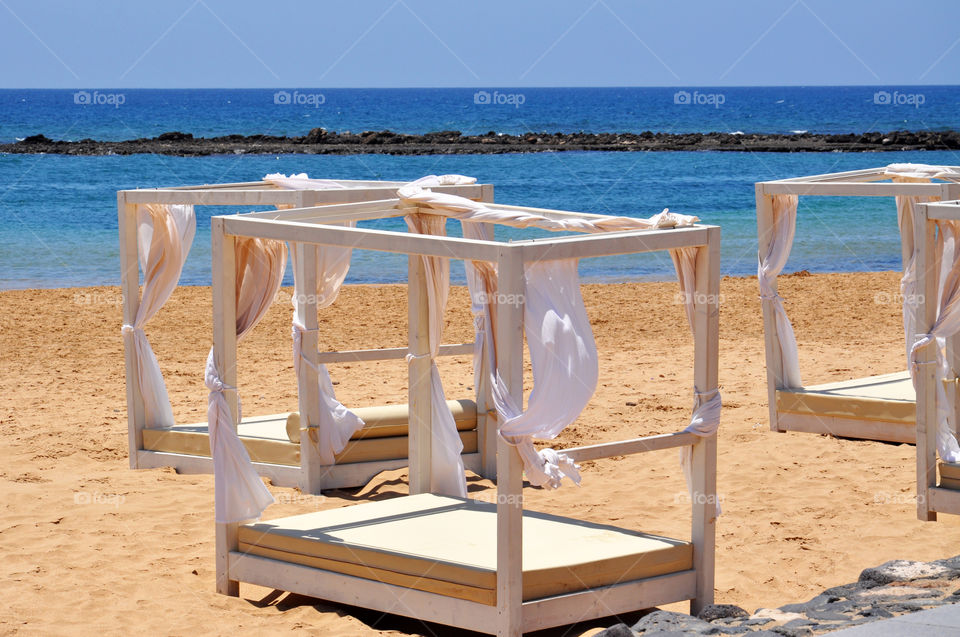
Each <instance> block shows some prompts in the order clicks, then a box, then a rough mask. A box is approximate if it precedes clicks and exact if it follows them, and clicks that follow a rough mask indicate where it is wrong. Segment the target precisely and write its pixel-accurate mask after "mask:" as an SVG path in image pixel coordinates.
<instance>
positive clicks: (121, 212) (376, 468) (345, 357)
mask: <svg viewBox="0 0 960 637" xmlns="http://www.w3.org/2000/svg"><path fill="white" fill-rule="evenodd" d="M327 181H331V182H336V183H338V184H340V185H342V186H344V188H335V189H316V190H313V189H308V190H287V189H283V188H279V187H277V186H276V185H274V184H272V183H270V182H267V181H253V182H240V183H224V184H204V185H197V186H178V187H170V188H147V189H137V190H121V191H118V192H117V211H118V221H119V228H120V262H121V290H122V295H123V322H124V324H132V323H133V321H134V319H135V317H136V315H137V309H138V307H139V304H140V288H139V281H140V270H139V267H140V266H139V261H138V259H137V206H138V205H141V204H151V203H152V204H187V205H193V206H259V207H261V208H262V207H265V206H281V205H286V206H293V207H294V208H298V209H304V208H310V207H311V206H325V205H332V204H343V203H358V202H368V201H376V200H382V199H388V198H390V197H394V196H396V191H397V188H400V187H401V186H404V185H406V183H407V182H403V181H357V180H339V179H338V180H327ZM434 190H436V191H438V192H445V193H450V194H455V195H460V196H462V197H467V198H469V199H473V200H476V201H484V202H492V201H493V186H492V185H490V184H469V185H452V186H437V187H434ZM312 317H313V318H312V319H310V317H308V321H309V320H312V321H313V323H314V324H313V325H312V327H313V328H315V327H316V325H315V323H316V310H315V309H314V312H313V314H312ZM308 327H309V326H308ZM310 334H311V333H309V332H308V334H307V335H305V337H304V348H307V347H312V348H314V350H315V349H316V340H317V339H316V333H315V332H314V333H312V337H311V336H310ZM472 352H473V344H472V343H463V344H457V345H444V346H442V349H441V355H445V356H454V355H467V354H472ZM406 353H407V350H406V349H405V348H400V349H397V348H385V349H369V350H360V351H339V352H337V351H335V352H324V353H321V354H319V357H318V361H319V362H322V363H337V362H355V361H377V360H393V359H403V357H404V356H405V355H406ZM133 357H134V353H133V351H132V350H131V349H130V348H129V347H126V348H125V361H126V386H127V427H128V439H129V458H130V468H131V469H151V468H156V467H173V468H174V469H176V470H177V471H178V472H180V473H213V461H212V459H211V458H210V457H209V456H204V455H188V454H185V453H173V452H164V451H152V450H150V449H146V448H144V440H143V431H144V428H145V423H144V415H143V398H142V394H141V391H140V387H139V383H138V380H137V374H136V367H135V361H134V358H133ZM198 373H199V372H198ZM480 403H481V401H478V405H479V404H480ZM285 416H286V414H277V415H276V418H277V419H283V418H285ZM257 417H258V416H251V417H249V418H247V417H245V418H244V422H248V421H251V420H253V419H255V418H257ZM482 420H483V415H482V414H481V413H480V412H479V410H478V414H477V421H478V428H479V427H480V424H481V422H482ZM205 426H206V425H205V423H203V424H200V425H197V427H198V428H200V427H205ZM280 429H281V430H282V424H281V425H280ZM308 447H309V448H311V449H312V445H303V448H302V449H301V453H300V456H301V460H300V466H299V467H297V466H292V465H281V464H271V463H265V462H256V463H254V464H255V466H256V468H257V472H258V473H259V474H260V475H262V476H265V477H268V478H270V479H271V481H272V482H273V483H274V484H276V485H278V486H285V487H302V488H304V489H305V490H309V492H310V493H313V494H319V493H320V488H321V487H322V488H324V489H332V488H339V487H354V486H360V485H363V484H365V483H366V482H367V481H368V480H369V479H370V478H371V477H373V476H374V475H376V474H377V473H379V472H380V471H384V470H389V469H396V468H400V467H404V466H406V464H407V461H406V459H405V458H404V459H397V460H386V461H376V462H352V463H343V464H341V465H338V466H336V467H333V468H331V469H330V470H329V471H327V472H326V473H325V474H324V480H323V481H320V480H319V479H314V480H310V479H307V477H306V476H307V475H308V467H309V466H312V465H313V464H315V460H316V459H315V458H314V459H311V458H310V451H308V450H307V448H308ZM313 452H314V455H315V454H316V450H315V449H314V450H313ZM473 456H477V454H473ZM464 460H465V462H467V463H468V464H469V465H470V467H471V468H472V469H475V470H477V472H478V473H480V472H482V471H483V466H482V463H481V462H480V460H479V457H469V458H466V457H465V459H464ZM491 462H492V461H491ZM488 464H491V463H488Z"/></svg>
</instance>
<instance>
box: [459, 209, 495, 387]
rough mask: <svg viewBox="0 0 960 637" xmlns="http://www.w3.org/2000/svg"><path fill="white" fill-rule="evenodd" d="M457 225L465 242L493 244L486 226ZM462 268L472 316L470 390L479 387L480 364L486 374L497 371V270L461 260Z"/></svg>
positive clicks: (472, 223)
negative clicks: (472, 240)
mask: <svg viewBox="0 0 960 637" xmlns="http://www.w3.org/2000/svg"><path fill="white" fill-rule="evenodd" d="M460 225H461V227H462V228H463V236H464V238H466V239H475V240H478V241H492V240H493V232H492V229H491V228H490V226H487V225H484V224H481V223H474V222H472V221H461V222H460ZM463 267H464V270H465V271H466V279H467V288H468V289H469V290H470V311H471V313H472V314H473V332H474V344H473V379H474V383H475V384H474V387H480V386H481V379H482V374H483V371H482V369H483V362H484V361H485V362H486V363H487V369H488V370H493V369H496V367H497V363H496V360H497V357H496V349H495V347H494V334H496V324H495V320H496V304H497V267H496V265H495V264H493V263H491V262H489V261H470V260H469V259H464V261H463Z"/></svg>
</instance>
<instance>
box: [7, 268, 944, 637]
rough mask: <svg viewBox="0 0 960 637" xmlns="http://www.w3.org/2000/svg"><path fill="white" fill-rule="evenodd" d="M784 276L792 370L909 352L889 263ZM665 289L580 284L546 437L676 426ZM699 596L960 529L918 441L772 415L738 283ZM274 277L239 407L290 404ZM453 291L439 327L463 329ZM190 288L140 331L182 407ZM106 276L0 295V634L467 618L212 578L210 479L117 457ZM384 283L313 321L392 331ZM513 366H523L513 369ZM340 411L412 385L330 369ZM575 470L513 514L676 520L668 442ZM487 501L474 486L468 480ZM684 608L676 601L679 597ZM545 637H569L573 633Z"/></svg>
mask: <svg viewBox="0 0 960 637" xmlns="http://www.w3.org/2000/svg"><path fill="white" fill-rule="evenodd" d="M780 281H781V285H780V291H781V294H782V295H783V296H784V297H785V298H786V306H787V311H788V313H789V314H790V316H791V318H792V320H793V323H794V326H795V328H796V331H797V337H798V341H799V345H800V359H801V369H802V370H803V374H804V380H805V381H806V382H808V383H813V382H826V381H830V380H836V379H843V378H853V377H856V376H864V375H869V374H878V373H884V372H892V371H897V370H900V369H902V368H903V366H904V360H903V359H904V352H903V335H902V328H901V325H900V321H901V314H900V306H899V305H898V303H897V301H898V298H897V295H896V291H897V288H898V282H899V275H898V274H897V273H893V272H887V273H867V274H864V273H858V274H830V275H808V276H801V275H793V276H786V277H782V278H781V280H780ZM676 291H677V290H676V285H675V284H671V283H639V284H617V285H587V286H585V287H584V297H585V299H586V302H587V307H588V310H589V313H590V316H591V319H592V324H593V328H594V331H595V335H596V340H597V345H598V348H599V350H600V354H601V367H600V384H599V387H598V391H597V394H596V396H595V397H594V400H593V401H592V403H591V405H590V406H589V407H588V408H587V410H586V411H585V412H584V413H583V415H582V416H581V418H580V419H579V420H578V422H576V423H575V424H574V425H572V426H571V427H569V428H568V429H567V430H566V431H565V432H564V433H563V434H562V435H561V437H560V438H559V440H558V441H557V446H560V447H563V446H573V445H578V444H588V443H594V442H603V441H608V440H615V439H621V438H626V437H632V436H640V435H646V434H652V433H663V432H668V431H674V430H679V429H682V428H683V427H684V426H686V424H687V421H688V418H689V413H690V403H691V385H692V381H691V379H692V350H693V347H692V342H691V337H690V335H689V332H688V329H687V326H686V323H685V318H684V315H683V309H682V306H681V305H680V304H679V303H678V302H677V296H676ZM721 292H722V294H723V299H722V304H721V343H720V351H721V354H720V356H721V360H720V382H721V387H722V391H723V397H724V413H723V421H722V424H721V429H720V434H719V436H720V442H719V492H720V494H721V496H722V498H723V510H724V512H723V516H722V517H721V518H720V520H719V522H718V527H717V528H718V534H717V578H716V599H717V601H718V602H722V603H731V604H737V605H740V606H742V607H744V608H746V609H747V610H748V611H753V610H755V609H756V608H759V607H771V606H779V605H781V604H785V603H788V602H790V601H803V600H806V599H808V598H810V597H812V596H813V595H816V594H817V593H819V592H820V591H821V590H823V589H824V588H826V587H829V586H833V585H839V584H843V583H846V582H850V581H854V580H856V578H857V576H858V574H859V573H860V571H861V570H862V569H864V568H866V567H868V566H873V565H876V564H880V563H882V562H884V561H887V560H890V559H913V560H932V559H937V558H945V557H949V556H952V555H955V554H957V553H960V523H958V519H957V518H955V517H951V516H946V515H944V516H941V520H940V521H939V522H937V523H922V522H919V521H917V519H916V515H915V505H914V500H913V493H914V481H915V478H914V473H915V469H914V448H913V447H912V446H909V445H892V444H883V443H877V442H862V441H852V440H839V439H835V438H830V437H826V436H818V435H810V434H797V433H787V434H777V433H772V432H770V431H769V428H768V422H767V405H766V402H767V394H766V383H765V371H764V354H763V335H762V329H761V319H760V303H759V300H758V299H757V289H756V280H755V279H734V278H726V279H724V280H723V282H722V285H721ZM289 296H290V290H289V289H285V290H284V291H283V292H281V295H280V297H281V298H280V300H279V301H278V302H277V303H276V304H274V306H273V308H272V309H271V310H270V313H269V314H268V315H267V317H266V319H265V320H264V321H263V322H262V323H261V324H260V325H259V326H258V327H257V328H256V330H254V332H253V333H252V334H251V335H250V336H249V337H248V338H247V339H246V340H245V341H243V342H242V343H241V345H240V354H239V359H240V369H239V384H240V388H241V396H242V398H243V406H244V413H245V414H249V415H256V414H265V413H276V412H280V411H289V410H293V409H296V386H295V380H294V374H293V368H292V363H291V355H290V317H291V307H290V304H289ZM466 299H467V295H466V291H465V289H463V288H455V289H454V290H453V292H452V294H451V299H450V303H449V312H448V316H447V326H446V332H445V338H444V341H445V342H448V343H454V342H465V341H469V340H471V339H472V324H471V321H470V319H469V312H468V307H467V303H466ZM209 308H210V291H209V289H208V288H198V287H190V288H180V289H178V290H177V291H176V292H175V293H174V296H173V298H172V299H171V300H170V301H169V302H168V303H167V305H166V307H165V308H164V309H163V310H162V311H161V312H160V314H159V315H158V316H157V317H156V318H155V319H154V320H153V321H152V322H151V323H150V324H149V326H148V328H147V333H148V336H149V337H150V340H151V342H152V344H153V347H154V350H155V351H156V353H157V357H158V359H159V360H160V364H161V367H162V369H163V372H164V376H165V378H166V381H167V385H168V389H169V392H170V396H171V400H172V403H173V409H174V413H175V415H176V418H177V420H178V422H200V421H202V420H204V419H205V417H206V390H205V388H204V387H203V382H202V369H203V361H204V359H205V357H206V354H207V351H208V350H209V347H210V341H211V336H210V335H211V328H210V323H211V317H210V314H211V313H210V309H209ZM120 323H121V320H120V292H119V288H115V287H99V288H82V289H80V288H77V289H60V290H23V291H5V292H0V433H2V436H0V457H2V458H3V459H4V461H3V463H2V466H0V484H2V492H3V497H2V498H0V511H2V514H0V552H2V554H3V556H4V559H3V561H2V564H0V597H2V599H3V600H4V602H5V603H4V604H3V606H2V608H0V634H5V635H6V634H10V635H13V634H16V635H34V634H44V635H52V634H70V635H98V636H106V635H114V634H118V635H119V634H124V635H126V634H130V633H142V634H170V635H184V634H240V633H243V634H247V633H260V632H264V633H265V632H267V631H270V632H280V631H289V630H298V631H303V632H305V633H306V634H316V635H374V634H415V635H434V634H441V635H448V634H464V635H465V634H467V633H462V632H458V631H453V630H451V629H447V628H444V627H439V626H436V625H424V624H421V623H419V622H416V621H412V620H406V619H401V618H396V617H382V616H380V615H379V614H378V613H371V612H368V611H363V610H360V609H355V608H350V607H342V606H336V605H332V604H328V603H325V602H322V601H319V600H315V599H310V598H304V597H300V596H296V595H288V594H286V593H278V592H273V591H271V590H267V589H263V588H258V587H254V586H248V585H243V586H242V587H241V596H240V598H239V599H236V598H228V597H223V596H218V595H216V594H215V593H214V537H213V528H214V526H213V477H212V476H207V475H201V476H195V475H177V474H176V473H175V472H174V471H172V470H170V469H158V470H147V471H131V470H130V469H129V468H128V461H127V418H126V399H125V389H124V371H123V353H122V341H121V337H120ZM405 335H406V296H405V288H404V287H401V286H391V285H387V286H348V287H345V288H344V290H343V292H342V294H341V296H340V299H339V300H338V301H337V303H336V304H335V305H334V306H333V307H331V308H329V309H326V310H324V311H322V312H321V315H320V340H321V347H322V348H325V349H334V348H338V349H354V348H365V347H395V346H402V345H404V344H405ZM528 371H529V370H528ZM441 372H442V374H443V377H444V383H445V387H446V392H447V397H448V398H465V397H469V396H470V395H471V389H470V388H471V387H472V384H473V380H472V374H471V363H470V361H469V360H468V359H467V358H453V359H445V360H444V361H443V362H442V364H441ZM331 374H332V377H333V380H334V381H335V382H336V383H337V392H338V397H339V398H340V399H341V400H342V401H343V402H344V403H345V404H347V405H349V406H363V405H372V404H383V403H402V402H406V369H405V365H404V364H402V363H401V362H393V361H390V362H382V363H360V364H344V365H337V366H333V367H331ZM582 473H583V486H582V487H580V488H577V487H574V486H572V485H566V486H564V488H562V489H560V490H558V491H551V492H547V491H543V490H540V489H528V490H526V491H525V496H526V506H527V507H528V508H531V509H536V510H543V511H549V512H554V513H560V514H563V515H569V516H573V517H582V518H585V519H589V520H595V521H598V522H612V523H615V524H617V525H621V526H625V527H628V528H638V529H642V530H644V531H647V532H651V533H662V534H666V535H670V536H674V537H678V538H687V537H688V534H689V508H688V503H687V501H686V489H685V486H684V482H683V477H682V474H681V472H680V468H679V463H678V459H677V454H676V452H661V453H656V454H645V455H643V456H633V457H628V458H615V459H610V460H604V461H598V462H592V463H585V464H584V467H583V471H582ZM403 478H404V473H403V472H402V471H398V472H393V473H389V474H383V475H381V476H379V477H378V478H376V479H374V481H373V482H371V483H370V484H369V485H367V487H365V488H363V489H361V490H352V491H334V492H330V493H327V494H325V495H324V496H323V497H315V496H305V495H301V494H299V493H298V492H297V491H296V490H293V489H283V488H273V487H271V490H272V491H273V493H274V495H275V496H276V498H277V500H278V502H277V504H275V505H273V506H272V507H271V508H270V509H268V511H267V512H266V514H265V517H267V518H270V517H279V516H282V515H291V514H295V513H300V512H306V511H311V510H317V509H321V508H330V507H339V506H346V505H349V504H351V503H353V502H355V501H357V500H359V499H363V498H367V497H391V496H392V495H396V494H402V493H404V492H405V490H406V485H405V482H404V479H403ZM470 485H471V494H472V495H473V496H475V497H478V498H492V497H493V491H492V485H491V484H490V483H489V482H487V481H484V480H480V479H479V478H476V479H473V480H471V481H470ZM684 606H685V605H674V606H673V607H672V608H673V609H675V610H685V608H684ZM612 623H616V621H615V620H605V621H601V622H599V623H595V624H591V625H584V626H578V627H576V628H573V629H569V630H567V631H565V632H564V631H559V632H557V631H554V632H552V633H551V634H571V635H581V634H583V633H585V632H588V631H589V630H590V626H598V625H610V624H612Z"/></svg>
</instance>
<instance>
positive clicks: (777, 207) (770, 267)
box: [757, 195, 803, 387]
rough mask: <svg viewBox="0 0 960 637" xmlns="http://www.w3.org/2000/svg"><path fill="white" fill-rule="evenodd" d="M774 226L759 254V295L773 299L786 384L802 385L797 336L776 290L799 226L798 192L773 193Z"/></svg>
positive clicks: (789, 385) (781, 367)
mask: <svg viewBox="0 0 960 637" xmlns="http://www.w3.org/2000/svg"><path fill="white" fill-rule="evenodd" d="M772 199H773V219H772V221H773V227H772V234H773V236H772V237H771V238H770V247H769V248H768V249H767V253H766V254H761V255H760V263H759V265H758V267H757V280H758V282H759V284H760V298H762V299H768V300H770V301H772V302H773V312H774V318H775V320H776V324H777V340H778V342H779V345H780V369H781V370H782V372H783V384H784V386H785V387H802V386H803V381H801V380H800V360H799V358H798V354H797V338H796V336H794V334H793V326H792V325H790V319H789V318H787V311H786V310H785V309H784V307H783V299H782V298H781V297H780V295H779V294H777V292H776V290H774V287H773V286H774V283H775V282H776V280H777V275H778V274H780V273H781V272H783V268H784V266H785V265H786V264H787V259H788V258H789V257H790V249H791V248H792V247H793V235H794V233H795V232H796V229H797V203H798V200H797V196H796V195H774V196H773V197H772Z"/></svg>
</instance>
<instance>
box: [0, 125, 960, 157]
mask: <svg viewBox="0 0 960 637" xmlns="http://www.w3.org/2000/svg"><path fill="white" fill-rule="evenodd" d="M678 150H687V151H749V152H837V151H842V152H871V151H873V152H876V151H891V150H960V132H958V131H917V132H910V131H893V132H889V133H862V134H853V133H850V134H844V135H825V134H814V133H796V134H790V135H777V134H739V133H652V132H649V131H647V132H644V133H525V134H522V135H506V134H498V133H494V132H489V133H486V134H484V135H463V134H461V133H460V132H459V131H440V132H436V133H425V134H423V135H407V134H402V133H394V132H391V131H366V132H362V133H351V132H349V131H345V132H341V133H337V132H330V131H327V130H325V129H322V128H315V129H313V130H311V131H310V132H309V133H308V134H306V135H304V136H302V137H278V136H271V135H225V136H222V137H194V136H193V135H192V134H190V133H181V132H178V131H173V132H169V133H163V134H162V135H159V136H157V137H152V138H141V139H130V140H124V141H98V140H94V139H81V140H78V141H56V140H52V139H49V138H47V137H46V136H45V135H43V134H37V135H31V136H29V137H27V138H25V139H23V140H20V141H17V142H15V143H12V144H0V153H15V154H39V153H56V154H63V155H134V154H144V153H149V154H159V155H177V156H184V157H187V156H199V155H234V154H235V155H242V154H263V155H283V154H305V155H359V154H368V153H376V154H385V155H469V154H500V153H535V152H560V151H625V152H630V151H634V152H636V151H678Z"/></svg>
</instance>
